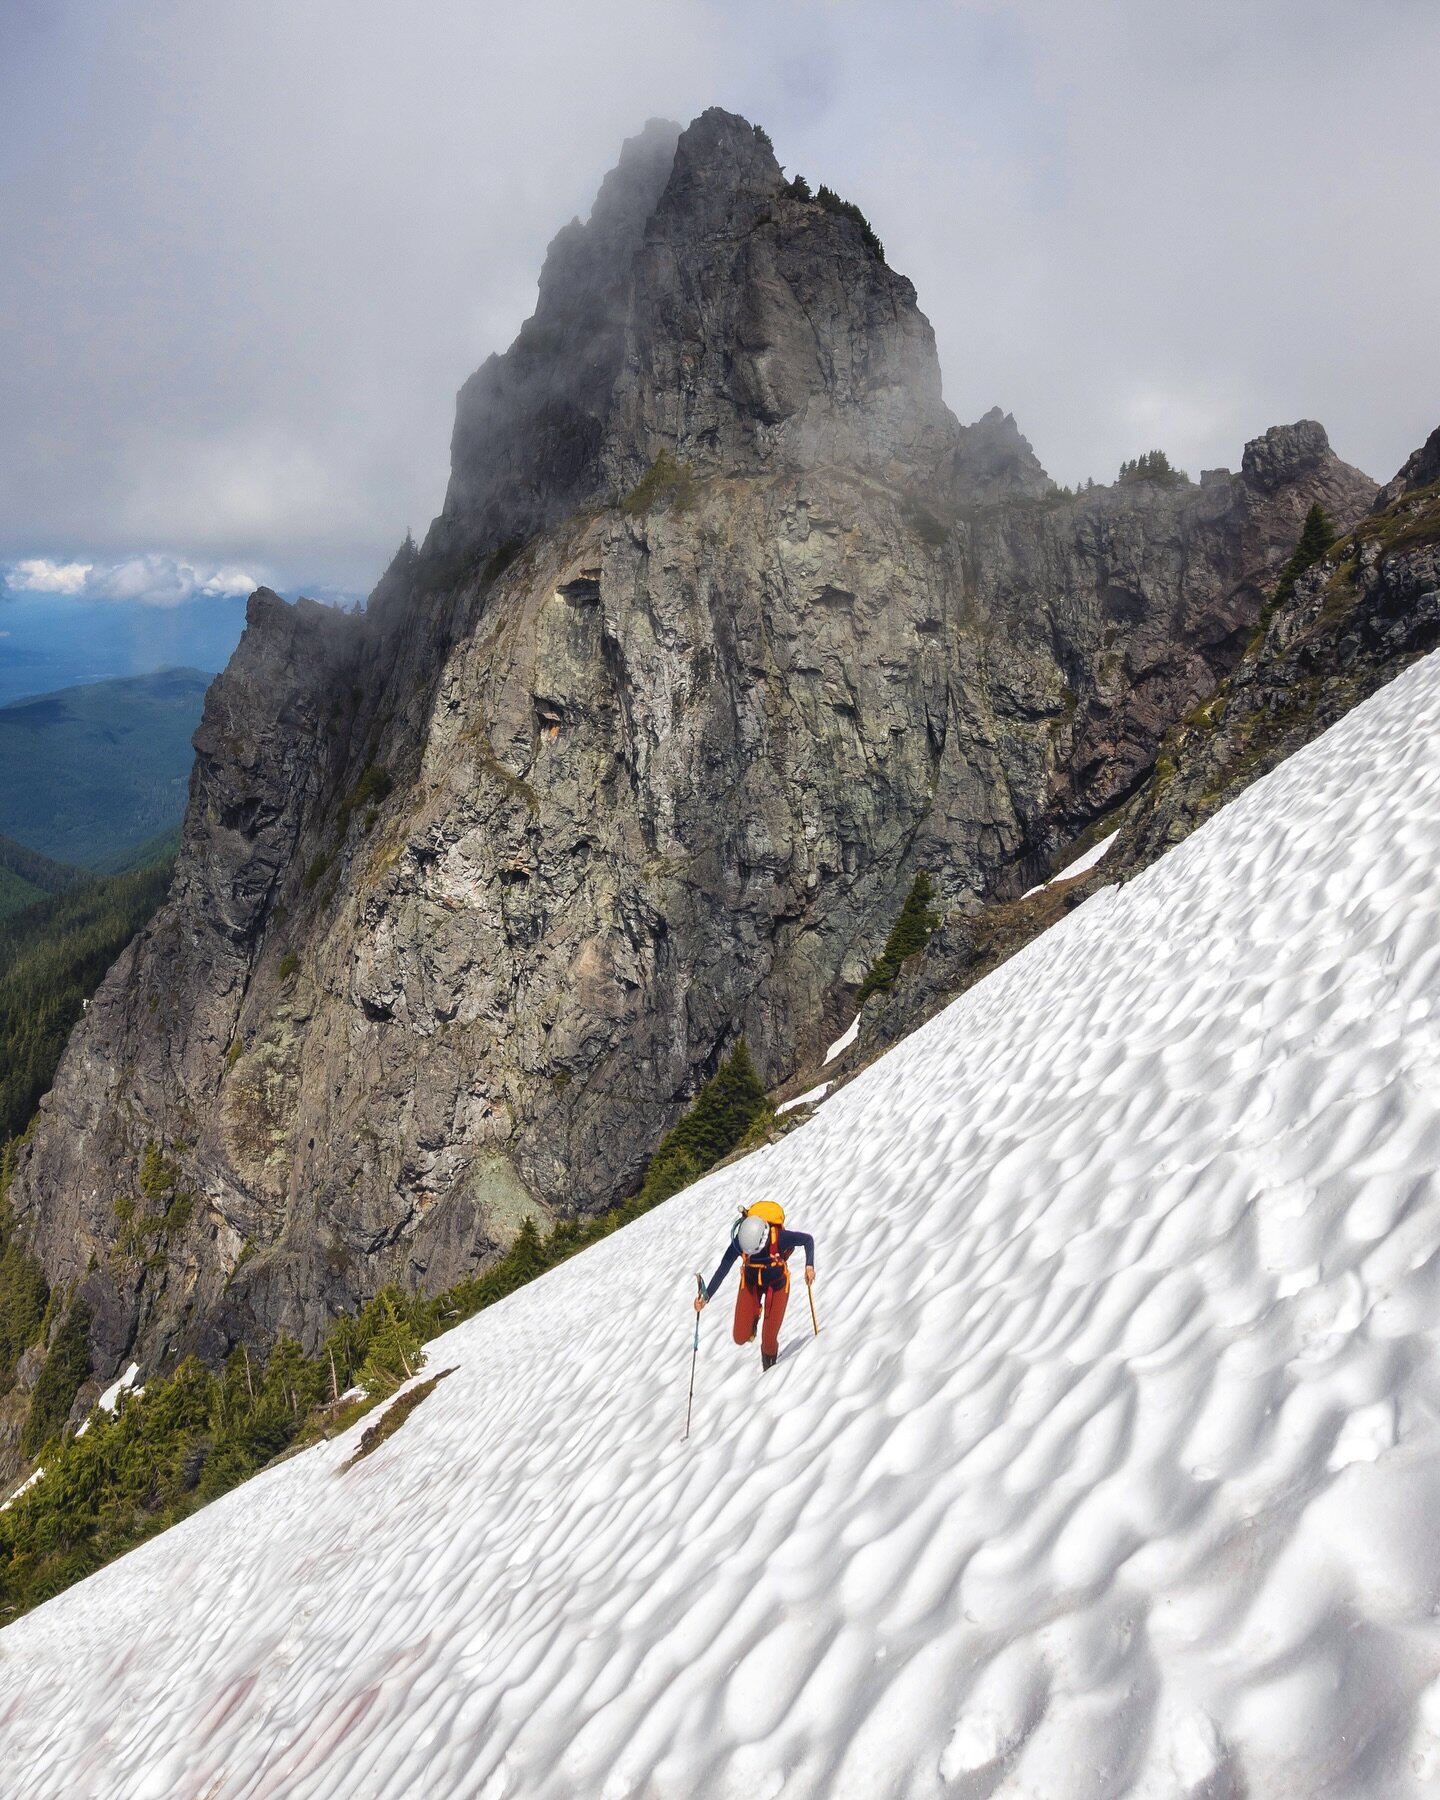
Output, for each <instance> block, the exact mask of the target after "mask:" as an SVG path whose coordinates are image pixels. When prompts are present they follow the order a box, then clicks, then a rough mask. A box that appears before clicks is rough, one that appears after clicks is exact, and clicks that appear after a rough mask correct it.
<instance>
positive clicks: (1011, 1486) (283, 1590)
mask: <svg viewBox="0 0 1440 1800" xmlns="http://www.w3.org/2000/svg"><path fill="white" fill-rule="evenodd" d="M1437 863H1440V659H1436V658H1431V659H1429V660H1428V661H1426V662H1423V663H1421V664H1419V665H1418V666H1416V667H1415V668H1414V669H1412V670H1411V671H1409V672H1408V673H1407V674H1406V675H1404V676H1402V677H1401V678H1400V679H1399V680H1397V681H1396V682H1395V683H1394V684H1393V685H1392V686H1391V687H1389V688H1388V689H1386V690H1385V691H1384V692H1383V693H1382V694H1380V695H1379V696H1377V697H1376V698H1375V699H1373V700H1371V701H1370V702H1368V703H1367V704H1366V705H1365V706H1363V707H1361V708H1360V709H1358V710H1357V711H1356V712H1354V713H1352V714H1351V715H1350V716H1349V717H1348V718H1347V719H1345V720H1344V721H1343V722H1342V723H1341V724H1340V725H1339V726H1337V727H1336V728H1335V729H1334V730H1333V731H1332V732H1330V733H1329V734H1328V735H1327V736H1326V737H1324V738H1323V739H1321V740H1320V741H1318V742H1317V743H1315V744H1314V745H1312V746H1311V747H1310V748H1309V749H1308V750H1306V751H1303V752H1301V753H1300V754H1299V755H1297V756H1295V757H1294V758H1293V759H1292V760H1291V761H1289V762H1288V763H1286V764H1285V765H1284V767H1283V768H1281V769H1280V770H1279V771H1277V772H1276V773H1275V774H1273V775H1271V776H1269V777H1268V778H1267V779H1265V780H1264V781H1262V782H1260V783H1258V784H1256V785H1255V786H1254V787H1252V788H1251V789H1250V790H1249V791H1247V792H1246V793H1245V794H1244V795H1243V796H1241V798H1240V799H1238V800H1237V801H1236V802H1235V803H1234V804H1233V805H1231V806H1230V807H1228V808H1227V809H1226V810H1225V811H1224V812H1223V813H1222V814H1221V815H1219V817H1218V818H1216V819H1215V820H1214V821H1212V822H1211V823H1210V824H1209V825H1207V826H1205V827H1204V828H1203V829H1201V830H1200V831H1198V832H1197V833H1195V835H1194V836H1193V837H1191V838H1190V839H1188V840H1187V841H1186V842H1185V843H1183V844H1182V845H1180V846H1179V847H1178V848H1177V849H1176V850H1174V851H1173V852H1171V853H1170V854H1169V855H1168V856H1166V857H1165V858H1164V859H1163V860H1162V861H1161V862H1160V863H1158V864H1157V865H1156V866H1155V867H1153V868H1152V869H1150V870H1149V871H1147V872H1146V873H1145V874H1143V875H1142V876H1140V877H1138V878H1137V879H1135V880H1134V881H1132V882H1130V883H1128V884H1127V885H1126V886H1124V887H1122V888H1118V889H1107V890H1105V891H1103V892H1101V893H1099V894H1097V895H1096V896H1095V897H1094V898H1092V899H1091V900H1090V901H1089V902H1088V903H1087V904H1086V905H1084V906H1083V907H1081V908H1079V909H1078V910H1077V911H1076V912H1074V913H1073V914H1071V915H1070V916H1068V917H1067V918H1066V919H1064V920H1063V921H1062V922H1061V923H1060V924H1058V925H1057V926H1055V927H1054V928H1053V929H1052V930H1051V931H1049V932H1048V933H1046V934H1045V935H1044V936H1043V937H1041V938H1039V939H1038V940H1036V941H1035V942H1034V943H1033V944H1031V945H1030V946H1029V947H1027V948H1026V949H1025V950H1023V951H1022V952H1020V953H1019V954H1018V955H1017V956H1015V957H1014V958H1013V959H1012V960H1011V961H1009V962H1008V963H1006V964H1005V965H1004V966H1003V967H1002V968H1000V969H999V970H998V971H997V972H996V973H995V974H993V975H992V976H991V977H989V979H987V980H986V981H984V982H983V983H981V984H980V985H979V986H977V987H976V988H975V989H973V990H972V991H971V992H970V993H968V994H967V995H966V996H965V997H964V998H963V999H961V1000H960V1001H958V1002H957V1003H956V1004H955V1005H954V1006H952V1007H950V1008H949V1009H948V1010H947V1011H946V1012H944V1013H942V1014H941V1015H939V1016H938V1017H937V1018H935V1019H934V1020H932V1021H931V1022H930V1023H929V1024H928V1025H927V1026H925V1027H924V1028H923V1029H922V1030H921V1031H920V1032H918V1033H916V1034H915V1036H913V1037H912V1038H910V1039H908V1040H907V1041H906V1042H905V1043H903V1044H902V1045H900V1046H899V1047H898V1048H897V1049H896V1050H894V1051H893V1052H891V1053H890V1054H889V1055H888V1056H886V1057H885V1058H883V1059H882V1060H881V1061H879V1062H878V1063H876V1064H875V1065H874V1066H873V1067H871V1068H870V1069H869V1070H867V1071H866V1072H864V1073H863V1074H861V1075H860V1076H859V1077H858V1078H857V1079H855V1080H854V1081H853V1082H851V1083H850V1084H849V1085H848V1086H846V1087H844V1088H843V1089H841V1090H840V1091H839V1092H837V1093H836V1094H835V1095H834V1096H832V1097H831V1098H830V1099H829V1100H828V1101H827V1103H826V1105H825V1106H824V1108H823V1109H822V1110H821V1111H820V1113H818V1114H817V1116H816V1117H815V1119H814V1120H813V1121H811V1122H809V1123H808V1124H807V1125H805V1126H804V1127H803V1128H801V1129H799V1130H797V1131H795V1132H794V1133H792V1134H791V1135H789V1136H787V1137H785V1138H784V1139H782V1140H780V1141H779V1142H778V1143H777V1144H775V1145H774V1146H772V1147H771V1148H769V1149H768V1150H766V1151H764V1152H761V1153H759V1154H757V1155H755V1156H752V1157H750V1158H748V1159H745V1160H742V1161H740V1162H737V1163H735V1164H732V1165H731V1166H729V1167H727V1168H726V1169H724V1170H722V1171H720V1172H718V1173H717V1174H715V1175H714V1176H712V1177H710V1178H708V1179H706V1180H704V1181H702V1182H700V1183H699V1184H697V1185H696V1186H695V1187H693V1188H691V1189H688V1190H686V1191H685V1192H684V1193H683V1194H681V1195H680V1196H678V1197H677V1198H676V1199H675V1200H673V1201H671V1202H670V1203H668V1204H667V1205H665V1206H664V1207H662V1208H660V1209H659V1210H658V1211H656V1212H655V1213H653V1214H651V1215H649V1216H647V1217H646V1218H644V1219H642V1220H641V1221H640V1222H638V1223H637V1224H635V1225H633V1226H631V1227H630V1228H628V1229H627V1230H625V1231H623V1232H620V1233H618V1234H617V1235H616V1236H614V1237H613V1238H611V1239H608V1240H607V1241H606V1242H605V1243H604V1244H602V1245H600V1246H598V1247H597V1248H595V1249H593V1250H590V1251H588V1252H587V1253H586V1254H585V1255H583V1256H581V1257H579V1258H578V1259H576V1260H575V1261H574V1262H572V1263H570V1264H567V1265H566V1266H564V1267H562V1268H560V1269H558V1270H555V1271H554V1272H552V1273H551V1274H549V1275H546V1276H544V1277H543V1278H542V1279H540V1280H539V1281H537V1282H535V1283H533V1284H532V1285H531V1286H529V1287H527V1288H525V1289H524V1290H522V1291H521V1292H519V1293H518V1294H515V1295H514V1296H512V1297H511V1298H510V1299H509V1300H507V1301H505V1302H504V1303H502V1304H501V1305H499V1306H497V1307H495V1308H493V1309H492V1310H490V1311H488V1312H486V1313H484V1314H482V1315H480V1316H479V1317H477V1318H476V1319H474V1320H472V1321H470V1322H469V1323H467V1324H465V1325H462V1326H460V1327H459V1328H457V1329H456V1330H455V1331H454V1332H452V1333H450V1334H449V1335H448V1336H447V1337H446V1338H445V1339H444V1340H443V1341H442V1342H437V1343H436V1344H434V1345H432V1346H431V1351H430V1356H431V1367H432V1368H440V1367H443V1366H448V1365H451V1364H454V1365H456V1371H457V1372H456V1373H455V1375H454V1376H453V1377H452V1378H451V1379H450V1380H448V1381H446V1382H445V1383H444V1384H443V1386H442V1387H441V1388H439V1389H438V1390H437V1391H436V1392H435V1394H434V1395H433V1396H432V1398H431V1399H430V1401H429V1402H428V1404H427V1405H426V1406H425V1407H424V1408H422V1409H421V1410H420V1411H419V1412H417V1413H416V1414H415V1416H414V1417H413V1418H412V1419H411V1420H410V1421H409V1422H408V1423H407V1424H406V1427H405V1429H404V1431H403V1432H401V1433H400V1434H399V1435H398V1436H397V1437H396V1438H394V1439H393V1440H392V1441H391V1442H390V1443H388V1444H386V1445H384V1446H383V1447H382V1448H381V1449H380V1450H378V1451H377V1452H376V1453H375V1454H374V1455H372V1456H370V1457H369V1458H367V1459H366V1460H364V1461H363V1462H361V1463H359V1464H357V1465H356V1467H354V1468H353V1469H349V1470H347V1471H345V1472H343V1473H341V1472H339V1470H340V1465H341V1464H342V1463H343V1462H344V1461H345V1460H346V1459H347V1457H348V1456H349V1455H350V1454H351V1452H352V1450H353V1449H354V1447H355V1446H354V1442H353V1441H352V1440H353V1438H354V1437H355V1433H353V1432H352V1433H350V1434H348V1435H347V1436H346V1437H345V1438H342V1439H339V1440H337V1441H335V1442H333V1443H329V1444H324V1445H321V1446H319V1447H317V1448H315V1449H313V1450H310V1451H308V1452H307V1453H306V1454H304V1455H302V1456H299V1457H297V1458H294V1459H292V1460H291V1461H289V1462H287V1463H285V1464H284V1465H282V1466H280V1467H277V1468H275V1469H274V1470H272V1471H270V1472H269V1473H267V1474H265V1475H262V1476H260V1477H258V1478H257V1479H255V1480H254V1481H252V1482H251V1483H249V1484H248V1485H247V1486H246V1487H245V1488H243V1489H241V1490H239V1491H237V1492H236V1493H234V1494H232V1495H230V1496H228V1497H227V1498H225V1499H223V1500H221V1501H218V1502H216V1503H215V1504H214V1505H212V1506H211V1507H209V1508H208V1509H207V1510H205V1511H204V1512H202V1513H200V1514H198V1515H196V1516H195V1517H193V1518H191V1519H190V1520H188V1521H186V1522H185V1523H184V1524H182V1525H180V1526H179V1527H177V1528H176V1529H174V1530H173V1531H171V1532H169V1533H166V1534H165V1535H164V1536H162V1537H160V1538H158V1539H156V1540H153V1541H152V1542H150V1543H148V1544H146V1545H144V1546H143V1547H141V1548H140V1549H139V1550H137V1551H135V1552H134V1553H132V1554H131V1555H129V1556H127V1557H125V1558H124V1559H123V1560H122V1561H121V1562H119V1563H117V1564H115V1565H114V1566H112V1567H110V1568H108V1569H106V1570H103V1571H102V1572H101V1573H100V1574H98V1575H96V1576H94V1577H93V1578H91V1579H90V1580H88V1581H86V1582H84V1583H82V1584H81V1585H79V1586H78V1587H76V1588H74V1589H72V1590H70V1591H69V1592H68V1593H65V1594H63V1595H61V1596H60V1597H59V1598H58V1599H56V1600H54V1601H52V1602H50V1603H49V1604H47V1605H46V1606H44V1607H42V1608H41V1609H39V1610H38V1611H37V1612H36V1613H34V1614H32V1615H30V1616H28V1617H26V1618H24V1619H21V1620H19V1621H18V1622H17V1623H15V1624H14V1625H12V1626H11V1627H9V1628H8V1629H7V1630H6V1631H5V1632H4V1633H3V1634H0V1721H3V1732H4V1744H5V1761H6V1774H5V1781H6V1783H7V1786H8V1787H9V1788H10V1789H11V1790H13V1791H15V1792H17V1793H18V1792H24V1793H25V1794H27V1795H33V1796H42V1795H44V1796H56V1797H57V1800H58V1797H59V1796H65V1797H66V1800H75V1797H76V1796H82V1795H93V1796H104V1797H105V1800H126V1797H135V1800H139V1797H140V1796H147V1797H149V1796H161V1795H165V1796H169V1795H202V1794H203V1795H206V1796H209V1797H210V1800H220V1797H222V1796H236V1797H238V1796H241V1795H244V1796H246V1797H247V1800H261V1797H263V1796H271V1797H278V1796H281V1795H283V1796H287V1797H289V1800H294V1797H297V1796H306V1797H311V1800H320V1797H322V1796H323V1797H326V1800H331V1797H334V1800H339V1797H340V1796H345V1797H347V1800H349V1797H352V1796H361V1795H365V1796H382V1795H384V1796H397V1797H399V1796H412V1795H419V1794H424V1795H426V1796H431V1797H438V1796H452V1795H453V1796H460V1795H464V1796H476V1797H483V1800H569V1797H578V1796H585V1797H586V1800H629V1797H631V1796H656V1797H663V1796H682V1795H683V1796H686V1797H687V1800H690V1797H695V1796H717V1797H728V1796H732V1795H733V1796H737V1797H738V1796H741V1795H744V1796H746V1797H747V1800H777V1797H778V1796H780V1795H781V1794H783V1795H784V1797H785V1800H875V1797H876V1796H881V1795H884V1796H896V1797H899V1796H906V1797H911V1800H922V1797H929V1796H936V1797H938V1796H941V1795H951V1796H954V1795H964V1796H967V1797H971V1800H974V1797H978V1796H982V1795H1009V1796H1016V1797H1019V1796H1036V1795H1040V1794H1044V1795H1047V1796H1051V1797H1060V1800H1081V1797H1088V1800H1118V1797H1120V1796H1144V1797H1147V1800H1176V1797H1178V1796H1190V1797H1191V1800H1199V1796H1201V1795H1208V1796H1218V1795H1222V1794H1230V1795H1238V1794H1249V1795H1253V1796H1269V1795H1279V1794H1282V1793H1284V1794H1303V1795H1306V1796H1310V1797H1312V1800H1314V1797H1318V1796H1342V1795H1344V1796H1353V1795H1367V1796H1386V1797H1387V1800H1388V1797H1396V1800H1398V1797H1400V1796H1412V1795H1413V1796H1418V1795H1420V1794H1422V1793H1425V1792H1434V1791H1435V1787H1436V1784H1437V1783H1440V1619H1437V1613H1436V1608H1437V1604H1440V1533H1437V1531H1436V1529H1435V1520H1436V1518H1437V1516H1440V1357H1437V1331H1440V1190H1437V1182H1436V1166H1437V1159H1440V1013H1437V998H1440V879H1437ZM765 1195H773V1196H774V1197H775V1198H777V1199H779V1200H780V1201H782V1203H783V1204H784V1206H785V1208H786V1211H787V1215H788V1219H789V1222H790V1223H791V1224H792V1225H793V1226H795V1227H796V1228H797V1229H799V1230H802V1231H808V1232H811V1233H813V1234H814V1236H815V1240H816V1262H817V1268H818V1280H817V1282H816V1286H815V1288H814V1290H813V1291H814V1295H815V1298H816V1303H817V1307H818V1317H819V1322H820V1326H821V1331H820V1335H819V1336H818V1337H815V1336H813V1335H812V1333H811V1322H810V1319H809V1317H808V1308H806V1307H804V1306H803V1305H792V1307H791V1309H790V1313H789V1316H788V1318H787V1321H786V1335H785V1343H784V1350H783V1354H782V1356H781V1360H780V1362H779V1364H778V1365H777V1367H776V1368H775V1369H773V1370H771V1371H769V1372H768V1373H766V1374H764V1375H763V1376H762V1374H761V1371H760V1367H759V1359H758V1356H757V1354H756V1351H755V1348H754V1347H753V1346H750V1347H747V1348H745V1349H743V1350H742V1349H737V1348H736V1347H735V1346H734V1345H733V1344H732V1343H731V1342H730V1333H729V1323H728V1317H727V1312H728V1304H729V1301H730V1298H731V1295H732V1294H733V1287H732V1288H731V1289H729V1290H728V1291H727V1292H725V1293H723V1294H722V1295H720V1296H717V1299H716V1302H715V1303H714V1304H713V1305H712V1306H711V1307H710V1308H709V1309H708V1310H707V1311H706V1312H705V1313H704V1314H703V1315H701V1319H700V1353H699V1359H698V1367H697V1372H696V1380H695V1397H694V1423H693V1426H692V1430H691V1436H690V1440H689V1442H688V1443H682V1442H681V1429H682V1423H683V1418H684V1412H685V1401H686V1385H687V1380H688V1377H689V1373H690V1362H691V1348H692V1341H693V1339H692V1332H693V1323H694V1314H693V1312H692V1310H691V1305H690V1302H691V1299H692V1297H693V1294H694V1286H693V1271H694V1270H696V1269H697V1268H699V1269H705V1270H707V1271H708V1269H709V1268H710V1267H712V1266H713V1264H714V1261H715V1260H716V1259H717V1258H718V1255H719V1252H720V1250H721V1248H722V1246H723V1244H724V1241H725V1235H726V1231H727V1229H728V1225H729V1222H730V1221H731V1219H732V1218H733V1216H734V1213H735V1208H736V1205H737V1203H740V1202H750V1201H754V1200H757V1199H759V1198H761V1197H762V1196H765ZM667 1295H668V1296H669V1301H668V1303H666V1301H665V1298H664V1297H665V1296H667Z"/></svg>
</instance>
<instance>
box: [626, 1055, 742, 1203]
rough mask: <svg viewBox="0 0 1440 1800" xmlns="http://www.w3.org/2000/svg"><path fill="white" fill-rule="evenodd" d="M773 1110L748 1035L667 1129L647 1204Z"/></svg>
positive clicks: (695, 1173)
mask: <svg viewBox="0 0 1440 1800" xmlns="http://www.w3.org/2000/svg"><path fill="white" fill-rule="evenodd" d="M769 1110H770V1103H769V1101H768V1100H767V1099H766V1096H765V1089H764V1087H763V1086H762V1085H761V1081H760V1077H759V1075H757V1074H756V1072H755V1064H754V1063H753V1062H752V1061H751V1058H750V1049H749V1046H748V1045H747V1044H746V1042H745V1040H744V1038H741V1040H740V1042H739V1043H738V1044H737V1045H736V1046H735V1049H734V1051H733V1052H732V1053H731V1054H730V1056H728V1057H727V1058H726V1059H725V1061H724V1062H723V1063H721V1065H720V1067H719V1069H718V1070H717V1071H716V1072H715V1074H714V1075H712V1076H711V1077H710V1079H709V1081H707V1082H706V1083H705V1085H704V1086H703V1087H702V1088H701V1089H700V1091H699V1093H698V1094H696V1096H695V1099H694V1101H693V1103H692V1104H691V1106H690V1109H689V1111H688V1112H687V1113H686V1114H685V1116H684V1118H683V1119H681V1121H680V1122H679V1124H678V1125H676V1126H675V1127H674V1129H673V1130H671V1131H668V1132H666V1134H665V1136H664V1137H663V1138H661V1140H660V1147H659V1149H658V1150H656V1152H655V1154H654V1156H653V1157H652V1158H651V1159H650V1166H649V1168H648V1169H647V1170H646V1171H645V1180H644V1182H643V1183H642V1184H641V1188H640V1193H639V1196H638V1197H639V1200H640V1203H641V1206H642V1208H645V1209H648V1208H649V1207H652V1206H657V1205H658V1204H659V1203H660V1201H662V1200H668V1199H669V1198H670V1196H671V1195H672V1194H678V1193H679V1191H680V1189H681V1188H683V1187H688V1186H689V1185H690V1183H691V1182H692V1181H696V1180H698V1179H699V1177H700V1176H701V1175H703V1174H704V1173H705V1171H706V1170H707V1169H711V1168H713V1167H714V1166H715V1164H716V1163H718V1162H719V1161H720V1159H721V1157H723V1156H728V1155H729V1153H730V1152H731V1151H732V1150H733V1149H735V1147H736V1146H737V1145H738V1144H739V1143H740V1141H741V1140H742V1139H743V1138H744V1136H745V1134H746V1132H747V1131H748V1130H749V1129H750V1127H751V1125H752V1124H753V1123H754V1122H755V1120H756V1119H757V1118H760V1117H761V1116H762V1115H764V1114H765V1113H768V1112H769Z"/></svg>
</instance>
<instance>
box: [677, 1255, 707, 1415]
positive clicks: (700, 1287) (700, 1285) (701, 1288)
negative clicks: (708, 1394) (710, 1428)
mask: <svg viewBox="0 0 1440 1800" xmlns="http://www.w3.org/2000/svg"><path fill="white" fill-rule="evenodd" d="M695 1291H696V1293H697V1294H700V1295H703V1294H704V1292H705V1277H704V1276H703V1275H697V1276H696V1277H695ZM699 1360H700V1314H699V1312H698V1311H697V1312H696V1314H695V1348H694V1349H693V1350H692V1351H691V1352H690V1398H689V1399H688V1400H687V1401H686V1402H685V1437H682V1438H681V1440H680V1442H681V1443H682V1444H683V1443H684V1442H685V1438H688V1437H689V1435H690V1408H691V1407H692V1406H693V1405H694V1403H695V1365H696V1363H697V1362H698V1361H699Z"/></svg>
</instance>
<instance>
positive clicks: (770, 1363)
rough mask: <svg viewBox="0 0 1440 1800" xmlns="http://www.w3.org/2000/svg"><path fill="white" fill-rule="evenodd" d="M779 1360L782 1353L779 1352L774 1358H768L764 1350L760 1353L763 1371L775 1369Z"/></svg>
mask: <svg viewBox="0 0 1440 1800" xmlns="http://www.w3.org/2000/svg"><path fill="white" fill-rule="evenodd" d="M779 1360H780V1352H779V1351H778V1350H777V1351H776V1352H775V1354H774V1355H773V1356H767V1355H766V1354H765V1352H764V1351H763V1350H762V1351H761V1352H760V1367H761V1368H762V1369H773V1368H774V1367H775V1365H776V1363H777V1362H779Z"/></svg>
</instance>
